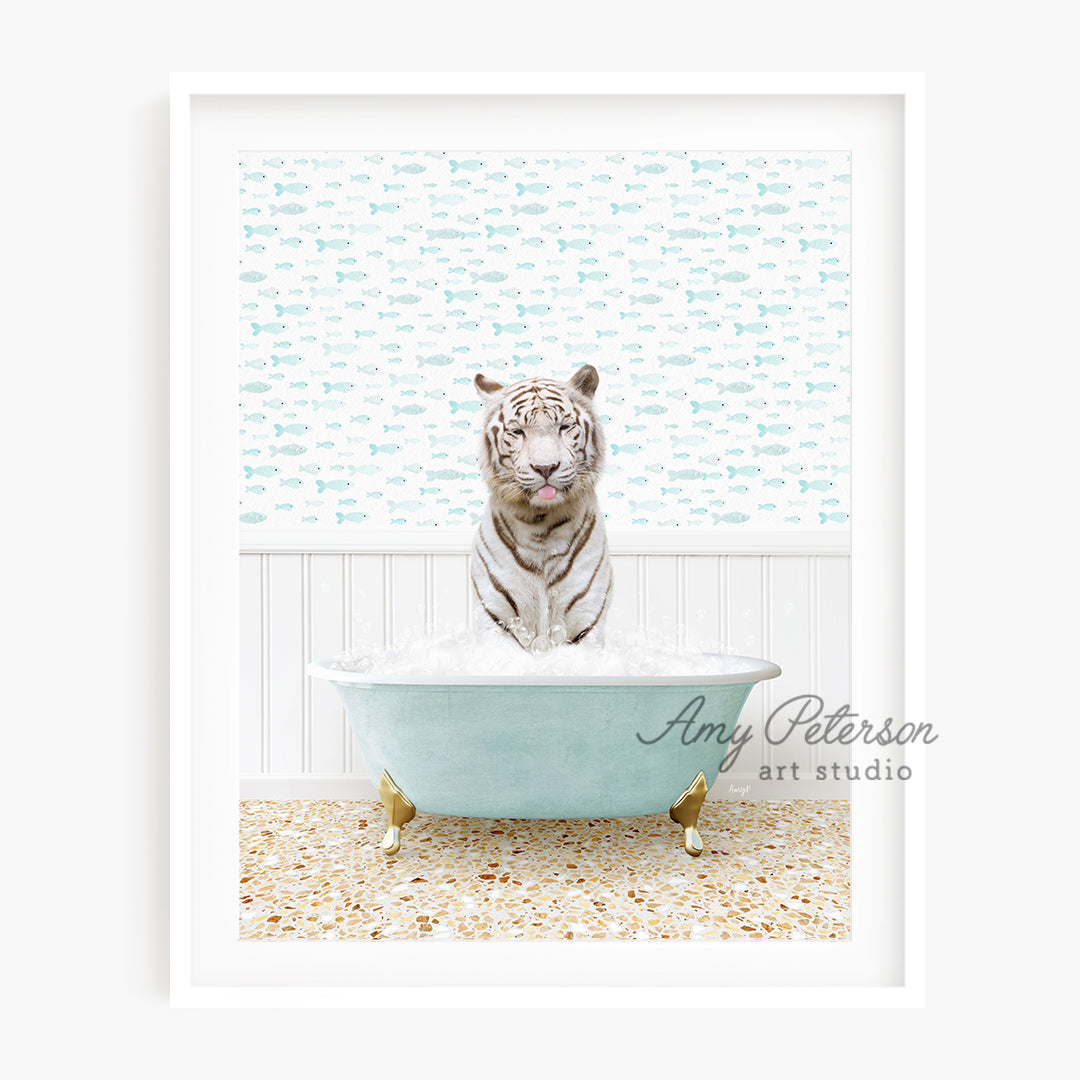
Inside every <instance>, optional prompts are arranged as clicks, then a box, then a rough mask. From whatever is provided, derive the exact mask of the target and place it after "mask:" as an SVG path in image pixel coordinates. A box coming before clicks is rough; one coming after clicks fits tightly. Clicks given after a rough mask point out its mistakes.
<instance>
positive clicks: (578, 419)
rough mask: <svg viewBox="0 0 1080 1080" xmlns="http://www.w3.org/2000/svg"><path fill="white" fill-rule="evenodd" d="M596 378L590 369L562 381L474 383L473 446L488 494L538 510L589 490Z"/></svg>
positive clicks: (594, 472) (597, 466) (595, 444)
mask: <svg viewBox="0 0 1080 1080" xmlns="http://www.w3.org/2000/svg"><path fill="white" fill-rule="evenodd" d="M599 382H600V376H599V374H598V373H597V371H596V368H594V367H593V366H592V365H591V364H586V365H585V366H584V367H581V368H578V370H577V371H575V372H574V375H573V377H572V378H571V379H570V381H569V382H558V381H556V380H555V379H524V380H522V381H521V382H516V383H512V384H511V385H510V386H503V385H501V384H500V383H497V382H493V381H492V380H491V379H488V378H485V377H484V376H483V375H479V374H478V375H477V376H476V378H475V379H474V383H475V385H476V390H477V393H478V394H479V395H480V397H481V398H482V399H483V400H484V401H485V402H487V403H488V406H489V408H488V410H487V412H486V413H485V415H484V430H483V435H482V438H481V443H480V456H479V460H480V475H481V477H482V478H483V480H484V482H485V483H486V484H487V486H488V487H489V488H490V489H491V492H492V494H493V495H495V496H496V497H498V498H499V499H501V500H503V501H504V502H508V503H512V504H515V505H517V506H518V507H522V508H524V507H532V508H533V509H535V510H539V511H543V510H546V509H548V508H550V507H554V506H560V505H565V504H567V503H571V502H576V501H577V500H579V499H581V498H583V497H584V496H586V495H588V494H591V493H592V491H593V490H594V487H595V484H596V481H597V479H598V478H599V475H600V470H601V468H602V466H603V460H604V450H605V447H604V441H603V433H602V431H601V429H600V423H599V421H598V419H597V416H596V412H595V411H594V408H593V394H594V393H595V392H596V387H597V386H598V385H599Z"/></svg>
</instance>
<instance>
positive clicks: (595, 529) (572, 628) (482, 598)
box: [470, 364, 612, 644]
mask: <svg viewBox="0 0 1080 1080" xmlns="http://www.w3.org/2000/svg"><path fill="white" fill-rule="evenodd" d="M474 382H475V385H476V389H477V392H478V393H479V394H480V397H481V398H482V399H483V400H484V401H485V402H487V409H486V410H485V411H484V414H483V434H482V437H481V440H480V453H479V462H480V475H481V478H482V479H483V480H484V483H486V484H487V486H488V489H489V491H490V497H489V499H488V503H487V506H486V507H485V509H484V515H483V518H482V519H481V521H480V525H479V527H478V529H477V531H476V536H475V538H474V540H473V548H472V559H471V568H470V570H471V576H472V583H473V588H474V589H475V590H476V595H477V599H478V601H479V609H478V611H477V625H478V628H479V629H480V630H481V631H485V630H487V631H492V630H494V628H495V627H497V628H498V629H499V630H508V628H510V626H511V623H513V624H514V625H515V626H517V625H518V624H521V625H523V626H524V627H525V628H526V629H527V631H528V636H529V637H544V636H548V637H551V638H553V639H554V640H555V642H556V643H558V640H559V638H560V637H561V636H562V635H561V634H560V632H559V630H558V628H559V627H561V628H562V630H563V631H564V632H565V640H566V641H567V642H570V643H576V642H579V641H581V640H582V639H583V638H585V637H586V636H587V635H588V636H590V640H592V641H593V642H595V643H597V644H603V640H604V622H605V621H606V618H607V610H608V604H609V602H610V599H611V586H612V569H611V560H610V559H609V558H608V547H607V536H606V534H605V531H604V519H603V515H602V514H601V513H600V508H599V505H598V502H597V498H596V484H597V481H598V480H599V478H600V473H601V470H602V468H603V464H604V457H605V453H606V445H605V442H604V435H603V431H602V430H601V427H600V422H599V420H598V418H597V415H596V411H595V409H594V407H593V394H594V393H595V392H596V387H597V386H598V385H599V382H600V376H599V375H598V374H597V371H596V368H594V367H593V366H592V365H591V364H586V365H585V366H584V367H581V368H578V370H577V371H575V372H574V375H573V377H572V378H571V379H570V381H569V382H558V381H556V380H554V379H525V380H523V381H521V382H516V383H513V384H511V385H510V386H502V385H501V384H499V383H497V382H493V381H492V380H491V379H488V378H485V377H484V376H483V375H480V374H478V375H477V376H476V378H475V379H474ZM552 631H554V633H552ZM495 632H498V631H495ZM508 632H511V635H512V636H513V632H512V631H510V630H508Z"/></svg>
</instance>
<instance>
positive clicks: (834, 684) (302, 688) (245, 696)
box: [240, 545, 851, 799]
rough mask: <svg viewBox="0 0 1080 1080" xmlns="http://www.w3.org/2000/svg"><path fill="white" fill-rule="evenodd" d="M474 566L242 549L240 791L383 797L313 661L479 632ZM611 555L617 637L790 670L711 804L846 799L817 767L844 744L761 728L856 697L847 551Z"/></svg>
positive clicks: (755, 717)
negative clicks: (429, 634) (800, 702)
mask: <svg viewBox="0 0 1080 1080" xmlns="http://www.w3.org/2000/svg"><path fill="white" fill-rule="evenodd" d="M620 546H621V545H620ZM613 547H614V545H613ZM615 550H618V549H617V548H616V549H615ZM468 559H469V556H468V555H467V554H464V553H461V552H438V553H432V552H427V553H413V552H409V553H402V552H401V551H397V552H394V553H364V554H344V553H341V552H331V551H307V552H297V551H292V552H285V551H280V550H278V551H269V552H265V551H264V552H256V551H251V550H250V547H249V549H248V550H247V551H245V552H244V553H243V554H241V556H240V773H241V776H240V795H241V797H242V798H263V799H285V798H375V797H376V794H375V788H374V784H373V783H372V782H371V779H370V778H368V777H367V776H366V775H365V773H364V769H363V765H362V764H361V761H360V755H359V752H358V751H357V750H356V748H355V747H354V744H353V739H352V735H351V733H350V731H349V727H348V724H347V722H346V720H345V716H344V712H343V710H342V708H341V706H340V705H339V703H338V699H337V695H336V692H335V690H334V688H333V687H332V686H331V685H330V684H329V683H327V682H323V681H317V680H312V679H310V678H309V677H308V676H306V675H305V673H304V668H305V665H306V664H307V662H308V661H309V660H312V659H320V658H322V657H327V656H331V655H334V654H336V653H340V652H342V651H344V650H346V649H348V648H350V647H352V645H353V643H354V642H359V641H362V640H363V641H373V642H376V643H379V644H382V645H384V646H390V645H393V644H394V643H400V642H401V641H402V639H403V638H404V637H406V636H408V635H410V634H416V633H420V632H425V631H431V630H441V629H444V628H453V627H455V626H458V625H465V626H468V627H470V628H471V627H472V625H473V594H472V589H471V587H470V584H469V573H468ZM612 561H613V563H614V569H615V592H614V595H613V598H612V607H611V611H610V615H609V618H608V631H609V634H610V632H611V631H613V630H616V629H634V628H641V629H645V630H647V631H650V632H655V633H659V634H664V635H665V636H666V637H668V638H670V639H671V640H675V639H676V638H677V639H678V641H679V643H682V642H684V641H713V642H716V641H719V642H721V643H722V644H723V645H724V646H726V647H728V648H730V649H732V650H733V651H735V652H737V653H743V654H746V655H751V656H761V657H765V658H767V659H769V660H772V661H774V662H776V663H777V664H779V665H780V666H781V668H783V674H782V675H781V676H780V677H779V678H777V679H774V680H772V681H770V682H766V683H761V684H759V685H757V686H756V687H755V688H754V690H753V692H752V693H751V695H750V698H749V700H748V701H747V703H746V706H745V708H744V710H743V713H742V716H741V718H740V724H742V725H748V726H749V727H750V728H751V729H752V730H753V738H752V740H751V741H750V742H749V743H748V744H747V745H746V747H745V748H744V749H743V751H742V753H741V754H740V756H739V758H738V760H737V762H736V763H735V767H734V768H732V769H731V770H730V771H729V772H727V773H722V774H721V775H720V776H719V778H718V779H717V781H716V783H715V784H714V785H713V788H712V790H711V791H710V797H712V798H731V799H736V798H742V799H755V798H757V799H761V798H809V797H830V798H837V797H847V794H848V790H849V788H848V784H847V782H846V781H845V780H840V781H834V780H832V779H828V780H819V779H815V778H813V770H814V769H816V768H817V766H819V765H825V766H826V767H827V768H828V770H829V773H830V775H831V765H832V762H834V761H838V762H840V763H844V762H846V761H847V755H846V752H845V751H844V750H843V749H842V748H839V749H837V748H832V747H821V746H808V745H807V744H806V743H805V741H804V740H803V739H801V738H798V741H797V742H796V738H795V737H793V738H792V739H789V740H788V741H786V742H785V743H783V744H782V745H777V746H770V745H769V744H768V743H767V741H766V739H765V738H764V734H763V722H764V718H765V717H767V716H768V715H769V713H770V711H771V710H772V709H773V708H774V707H775V706H777V705H779V704H780V703H782V702H784V701H786V700H787V699H788V698H791V697H793V696H795V695H797V694H804V693H815V694H818V695H820V696H821V697H822V698H823V699H824V701H825V704H826V706H827V707H828V709H830V710H831V709H834V708H837V707H839V706H841V705H844V704H846V703H848V702H849V701H850V667H851V631H850V626H851V618H850V576H849V558H848V556H847V555H846V554H820V553H812V554H723V555H717V554H655V553H650V554H614V555H612ZM672 737H674V736H672ZM791 762H796V763H798V765H799V768H800V782H799V783H798V784H791V783H783V784H778V783H775V782H773V783H768V782H763V781H761V780H760V779H759V770H760V767H761V765H762V764H769V765H771V766H773V767H774V768H775V767H776V766H777V765H781V764H790V763H791ZM841 775H842V772H841ZM747 784H748V785H749V788H748V789H747V788H746V787H745V785H747ZM676 794H677V793H676Z"/></svg>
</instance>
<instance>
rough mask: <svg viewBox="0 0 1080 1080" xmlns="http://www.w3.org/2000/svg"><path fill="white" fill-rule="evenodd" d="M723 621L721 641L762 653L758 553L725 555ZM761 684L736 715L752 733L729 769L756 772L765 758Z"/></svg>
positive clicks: (744, 653)
mask: <svg viewBox="0 0 1080 1080" xmlns="http://www.w3.org/2000/svg"><path fill="white" fill-rule="evenodd" d="M724 558H725V560H726V563H727V565H726V567H725V575H724V577H725V593H724V609H725V610H724V616H723V619H724V622H725V624H726V626H727V638H726V639H725V640H724V645H725V646H726V647H727V648H729V649H733V650H734V651H735V652H736V653H738V654H740V655H741V656H764V657H767V656H768V655H769V654H768V653H766V652H764V651H763V648H764V646H763V642H762V636H763V632H764V631H763V620H762V607H761V597H762V591H763V590H762V573H763V571H762V564H763V563H764V561H765V560H764V558H763V557H762V556H760V555H726V556H725V557H724ZM764 697H765V687H764V686H763V684H761V683H758V685H757V686H755V687H754V689H753V690H751V691H750V696H749V697H748V698H747V699H746V704H745V705H744V706H743V711H742V713H741V714H740V716H739V726H740V727H743V728H751V729H752V730H753V734H754V737H753V739H752V740H751V741H750V743H748V744H747V745H746V746H745V747H744V748H743V750H742V752H741V753H740V754H739V758H738V760H737V761H736V763H735V765H734V766H733V767H732V770H731V771H732V773H746V774H750V773H752V774H753V775H755V776H756V775H757V772H758V768H759V767H760V766H761V764H762V763H763V762H764V761H765V760H766V758H765V749H766V748H765V739H764V736H763V734H762V725H763V723H764V716H765V704H764Z"/></svg>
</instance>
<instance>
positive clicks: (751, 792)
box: [240, 773, 851, 809]
mask: <svg viewBox="0 0 1080 1080" xmlns="http://www.w3.org/2000/svg"><path fill="white" fill-rule="evenodd" d="M850 791H851V785H850V784H848V783H847V782H845V781H836V780H799V781H784V780H768V781H765V780H758V779H757V777H756V776H755V775H754V774H742V773H740V774H737V775H726V774H725V775H724V776H721V777H718V778H717V780H716V782H715V783H714V784H713V786H712V787H711V788H710V790H709V794H708V798H710V799H717V800H724V801H728V802H762V801H785V800H789V799H847V798H850ZM676 794H678V793H677V792H676ZM378 797H379V794H378V792H377V791H376V790H375V785H374V784H373V783H372V782H371V781H370V780H369V779H368V778H367V777H366V776H357V775H353V776H348V775H337V774H319V773H304V774H296V775H281V776H261V775H247V776H241V777H240V798H241V799H242V800H248V799H261V800H267V801H270V802H284V801H286V800H289V799H335V800H337V799H342V800H347V799H378ZM420 809H423V807H420Z"/></svg>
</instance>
